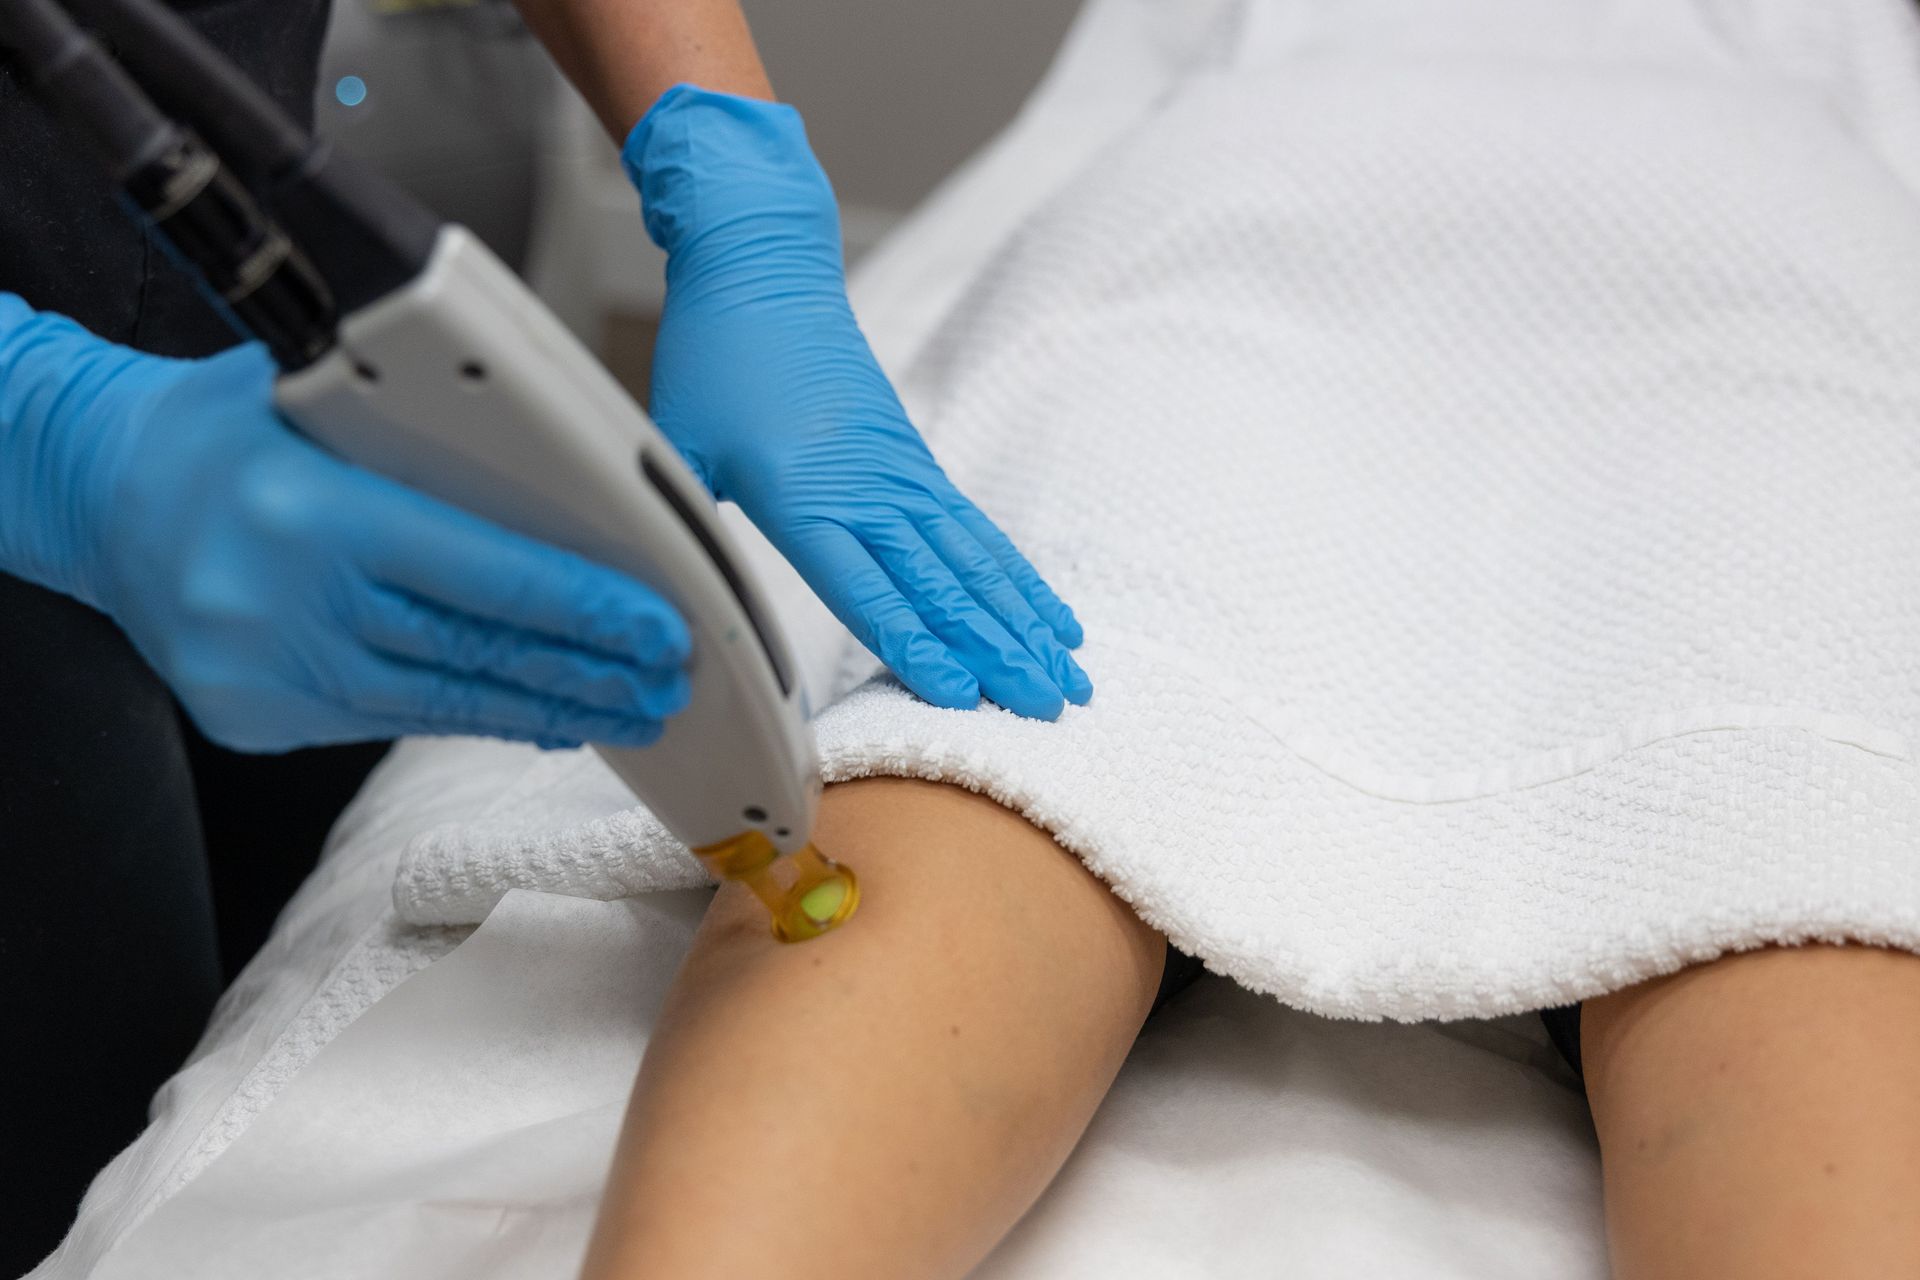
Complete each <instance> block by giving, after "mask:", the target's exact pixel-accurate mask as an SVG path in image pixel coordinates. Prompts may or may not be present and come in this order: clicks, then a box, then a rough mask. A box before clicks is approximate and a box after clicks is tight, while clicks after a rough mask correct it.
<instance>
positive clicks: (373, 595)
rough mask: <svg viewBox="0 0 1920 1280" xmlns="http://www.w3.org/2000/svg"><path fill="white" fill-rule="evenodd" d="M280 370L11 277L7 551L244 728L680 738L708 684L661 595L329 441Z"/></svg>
mask: <svg viewBox="0 0 1920 1280" xmlns="http://www.w3.org/2000/svg"><path fill="white" fill-rule="evenodd" d="M273 376H274V369H273V365H272V362H271V361H270V360H269V359H268V357H267V355H266V352H265V350H264V349H263V348H261V347H259V346H258V345H250V346H244V347H240V348H237V349H235V350H233V351H229V352H227V353H226V354H224V355H221V356H217V357H215V358H213V359H211V360H201V361H188V360H165V359H161V358H159V357H156V356H149V355H143V354H141V353H140V352H137V351H133V350H130V349H128V348H126V347H121V346H116V345H115V344H113V343H109V342H104V341H102V340H100V339H99V338H96V337H94V336H93V335H92V334H90V333H88V332H87V331H86V330H85V329H83V328H82V327H80V326H79V325H77V324H75V323H73V322H72V321H70V320H67V319H64V318H62V317H58V316H53V315H48V314H44V313H37V312H35V311H34V310H33V309H32V308H30V307H28V306H27V305H26V303H24V302H23V301H21V300H20V299H19V298H17V297H15V296H13V295H10V294H0V570H5V571H7V572H10V573H14V574H16V575H18V576H20V577H23V578H26V579H28V580H30V581H34V582H38V583H40V584H41V585H43V586H47V587H51V588H53V589H54V590H56V591H62V592H65V593H67V594H69V595H72V596H76V597H78V598H79V599H81V600H84V601H86V602H87V603H88V604H91V605H93V606H94V607H96V608H98V609H101V610H103V611H105V612H106V613H108V614H110V615H112V617H113V618H114V620H115V621H116V622H118V623H119V624H120V626H121V628H122V629H123V630H125V631H126V633H127V634H128V636H130V637H131V638H132V640H133V642H134V644H135V645H137V646H138V647H139V649H140V652H141V653H142V654H143V655H144V656H145V657H146V659H147V661H148V662H150V663H152V664H153V666H154V667H155V669H156V670H158V671H159V673H160V674H161V676H162V677H164V678H165V679H166V681H167V682H168V684H169V685H171V686H172V688H173V690H174V692H175V693H176V694H178V695H179V697H180V700H181V702H182V703H184V704H185V706H186V708H187V710H188V712H189V713H190V714H191V715H192V716H193V718H194V720H195V721H196V722H197V723H198V724H199V725H200V727H201V729H202V730H203V731H204V732H205V733H206V734H207V735H208V736H209V737H211V738H213V739H214V740H215V741H217V742H220V743H223V744H225V745H227V746H230V747H235V748H239V749H242V750H253V751H277V750H285V749H289V748H293V747H300V746H310V745H320V744H324V743H332V742H350V741H355V740H367V739H379V738H390V737H396V736H399V735H401V734H408V733H473V734H489V735H495V736H499V737H507V738H521V739H527V740H531V741H534V742H539V743H542V744H545V745H554V746H558V745H577V744H579V743H581V742H584V741H593V742H604V743H613V744H618V745H622V746H628V745H631V746H642V745H645V744H647V743H649V742H652V741H653V740H654V739H655V738H657V737H659V735H660V730H661V720H662V718H663V717H665V716H668V715H671V714H672V713H673V712H675V711H677V710H679V709H680V708H681V707H683V706H685V705H686V702H687V699H688V697H689V696H690V692H691V691H690V686H689V683H688V680H687V677H686V674H685V673H684V671H683V670H682V667H683V665H684V663H685V662H686V659H687V654H688V651H689V646H690V641H689V638H688V635H687V631H686V627H685V625H684V624H683V623H682V622H681V620H680V618H679V617H678V616H677V615H676V614H675V613H674V611H673V609H672V608H671V607H670V606H669V605H668V604H667V602H666V601H665V600H663V599H662V598H660V597H659V596H658V595H656V594H654V593H653V592H652V591H649V590H648V589H647V588H645V587H643V586H641V585H640V584H639V583H637V582H635V581H633V580H632V579H629V578H627V577H624V576H623V575H621V574H618V573H615V572H613V571H612V570H610V569H604V568H601V567H600V566H598V565H595V564H590V563H588V562H587V561H585V560H583V559H580V558H579V557H577V556H574V555H571V554H568V553H566V552H563V551H559V550H555V549H553V548H550V547H547V546H545V545H543V544H540V543H537V542H533V541H529V540H528V539H525V538H522V537H520V536H518V535H516V534H511V533H508V532H507V531H506V530H504V529H501V528H499V527H498V526H495V525H492V524H488V523H487V522H485V521H482V520H479V519H476V518H475V517H472V516H469V515H466V514H465V513H463V512H459V511H456V510H454V509H453V508H451V507H447V506H444V505H442V504H441V503H438V502H436V501H433V500H432V499H429V498H426V497H423V496H422V495H420V494H418V493H415V492H414V491H413V490H411V489H407V488H404V487H402V486H401V485H398V484H395V483H394V482H392V481H389V480H386V479H384V478H382V477H379V476H376V475H373V474H372V473H370V472H366V471H362V470H360V469H359V468H357V467H353V466H350V465H348V464H347V463H345V462H342V461H340V460H339V459H337V458H335V457H333V456H332V455H331V454H328V453H326V452H324V451H323V450H321V449H320V448H318V447H317V446H315V445H313V444H312V443H310V442H308V441H307V440H306V439H304V438H303V437H301V436H299V435H297V434H295V433H294V432H293V431H292V430H291V429H289V428H288V427H287V425H286V424H285V423H284V422H282V421H281V420H280V418H279V417H278V416H277V415H276V414H275V412H274V410H273V404H272V392H273Z"/></svg>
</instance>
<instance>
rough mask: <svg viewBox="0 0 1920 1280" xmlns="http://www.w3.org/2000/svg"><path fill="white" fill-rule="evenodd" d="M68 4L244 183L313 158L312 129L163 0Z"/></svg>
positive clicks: (258, 183) (75, 0) (81, 0)
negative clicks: (162, 2) (310, 157)
mask: <svg viewBox="0 0 1920 1280" xmlns="http://www.w3.org/2000/svg"><path fill="white" fill-rule="evenodd" d="M12 2H13V0H0V3H6V4H10V3H12ZM40 2H41V3H46V2H47V0H40ZM65 4H66V7H67V8H68V10H70V11H71V12H72V13H73V14H74V15H75V16H77V17H79V18H80V19H81V20H83V21H85V22H87V23H89V24H90V25H91V26H93V28H94V29H95V30H97V31H98V32H99V33H100V34H101V35H102V36H104V37H105V38H106V41H107V43H108V44H110V45H111V46H112V47H113V49H114V52H115V54H116V55H117V56H118V57H119V59H120V60H121V61H122V62H123V63H124V64H125V65H126V66H127V67H128V69H130V70H131V71H132V72H133V73H134V75H135V77H137V78H138V80H139V82H140V84H141V86H142V87H143V88H145V90H146V91H147V93H149V94H150V95H152V97H153V99H154V101H155V102H157V103H159V104H160V106H162V107H163V108H165V109H166V110H167V111H169V112H171V113H172V114H173V115H174V116H175V117H176V118H179V119H185V120H191V121H192V122H193V127H194V130H195V131H196V132H197V133H199V134H200V136H201V137H203V138H205V139H206V140H207V143H208V144H209V145H210V146H211V147H212V148H213V149H214V150H215V151H217V152H219V153H220V159H221V162H222V163H223V164H225V165H226V167H227V168H228V169H230V170H231V171H232V172H233V173H234V174H236V175H237V176H238V177H239V178H240V180H241V181H242V182H245V183H247V184H248V185H249V186H255V187H258V186H261V185H262V184H264V183H266V182H269V181H273V180H276V179H278V178H280V177H281V176H282V175H284V174H286V173H288V172H290V171H291V170H293V169H295V168H297V167H299V166H300V165H302V164H304V163H305V162H306V160H307V157H308V153H309V152H311V151H312V149H313V145H314V144H313V138H312V137H311V136H310V135H309V134H308V133H307V131H306V130H305V129H303V128H301V127H300V125H299V124H298V122H296V121H295V120H294V119H293V118H292V117H291V116H289V115H288V114H287V113H286V112H285V111H283V110H281V109H280V105H279V104H278V103H277V102H275V101H274V100H273V99H272V98H270V97H268V96H267V95H266V94H265V93H264V92H262V91H261V89H260V87H259V86H258V85H256V84H254V82H253V81H252V80H251V79H250V78H248V76H247V75H246V74H245V73H244V72H242V71H241V70H240V69H239V68H237V67H235V66H234V65H233V64H232V63H231V62H229V61H228V60H227V59H226V57H225V56H224V55H222V54H221V53H220V51H219V50H217V49H215V48H214V47H213V46H212V45H210V44H208V43H207V41H206V39H205V37H203V36H202V35H201V34H200V33H199V32H198V31H196V30H194V29H193V27H192V26H190V25H189V24H188V23H187V22H186V21H185V20H184V19H183V18H181V17H180V15H179V14H177V13H175V12H174V11H173V10H172V9H170V8H168V7H167V6H165V5H163V4H161V3H160V2H159V0H65Z"/></svg>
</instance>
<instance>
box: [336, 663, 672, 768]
mask: <svg viewBox="0 0 1920 1280" xmlns="http://www.w3.org/2000/svg"><path fill="white" fill-rule="evenodd" d="M347 697H348V699H349V702H350V705H351V706H352V709H353V710H354V711H355V712H357V713H359V714H360V715H363V716H367V717H370V718H373V719H375V720H378V721H379V722H381V723H382V724H384V725H385V726H386V727H387V729H388V731H389V732H391V733H393V734H395V735H396V736H397V735H399V734H409V733H428V734H443V733H445V734H472V735H476V736H481V737H492V738H513V739H517V740H519V741H523V742H533V743H537V744H539V745H541V746H547V747H552V746H571V745H574V744H576V743H581V742H595V743H601V744H604V745H606V746H613V747H645V746H651V745H652V744H653V743H655V742H657V741H658V740H659V738H660V734H661V732H662V731H663V729H664V728H665V726H664V725H663V724H662V723H661V722H660V721H659V720H654V719H646V718H642V717H637V716H632V715H616V714H614V713H612V712H608V711H600V710H596V709H595V708H592V707H583V706H580V705H579V704H577V703H572V702H568V701H566V700H564V699H560V698H551V697H543V696H541V695H539V694H536V693H530V692H528V691H527V690H525V689H522V688H519V687H518V686H516V685H511V684H505V683H502V682H501V681H498V680H492V679H489V678H487V677H486V676H478V675H471V674H468V673H466V672H462V671H450V670H447V669H446V668H444V667H431V666H426V665H423V664H417V663H411V662H404V661H401V660H399V659H393V658H382V657H379V656H377V655H375V654H372V653H369V654H367V655H366V657H365V659H364V660H363V661H362V662H360V663H359V664H357V669H356V670H355V671H353V672H352V678H351V681H350V682H349V683H348V685H347Z"/></svg>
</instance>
